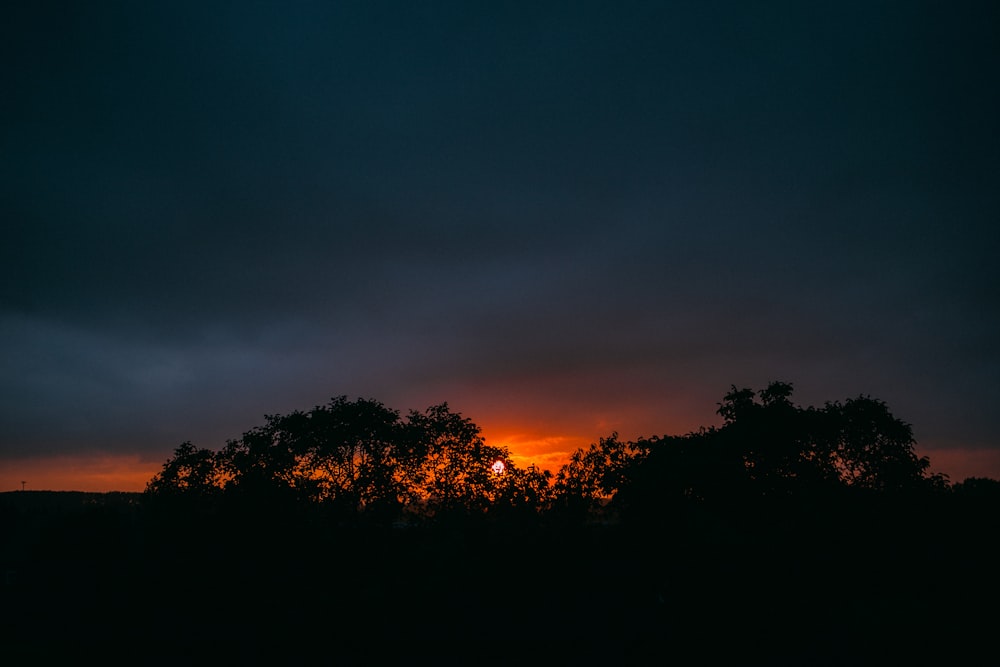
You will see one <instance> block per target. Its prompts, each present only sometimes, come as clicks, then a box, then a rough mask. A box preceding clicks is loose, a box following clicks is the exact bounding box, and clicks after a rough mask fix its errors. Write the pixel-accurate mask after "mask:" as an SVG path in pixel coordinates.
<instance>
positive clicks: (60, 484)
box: [0, 427, 1000, 493]
mask: <svg viewBox="0 0 1000 667" xmlns="http://www.w3.org/2000/svg"><path fill="white" fill-rule="evenodd" d="M607 435H610V433H606V434H603V435H602V436H601V437H606V436H607ZM482 436H483V438H484V439H485V440H486V442H487V443H488V444H490V445H493V446H498V447H506V448H507V450H508V452H509V454H510V458H509V460H510V462H512V463H513V464H514V465H515V466H517V467H518V468H519V469H522V470H525V469H527V468H529V467H530V466H532V465H534V466H536V467H537V468H538V469H539V470H548V471H549V472H551V473H552V474H553V475H555V474H556V473H557V472H559V469H560V468H561V467H562V466H564V465H565V464H566V463H568V462H569V457H570V456H571V455H572V454H573V452H575V451H576V450H577V449H581V448H583V449H586V448H587V447H589V446H590V445H591V444H592V443H595V442H597V441H598V439H599V437H598V436H596V435H595V436H593V437H586V436H582V435H578V434H561V435H552V432H551V431H549V432H546V431H545V430H544V429H541V428H535V429H531V430H529V429H516V428H509V427H508V428H503V427H490V428H489V430H487V429H483V432H482ZM622 437H626V436H625V434H622ZM626 439H627V438H626ZM916 451H917V455H918V456H927V457H929V458H930V462H931V466H930V471H931V472H940V473H945V474H947V475H948V478H949V481H950V482H951V483H952V484H956V483H958V482H962V481H964V480H965V479H967V478H969V477H988V478H991V479H998V480H1000V451H998V450H992V449H983V448H960V447H954V448H939V447H922V446H920V445H919V444H918V446H917V447H916ZM168 457H169V452H168V453H166V454H164V457H163V460H162V461H149V460H144V459H143V458H142V457H140V456H139V455H131V456H125V455H118V456H112V455H98V456H91V457H82V456H78V457H70V456H62V457H54V458H50V459H21V460H10V461H6V462H4V463H3V464H2V465H0V492H3V491H19V490H21V488H22V485H21V482H22V481H23V482H25V484H24V488H25V490H28V491H90V492H98V493H105V492H109V491H130V492H139V491H143V490H145V488H146V484H147V483H148V482H149V480H150V479H152V477H153V476H154V475H155V474H157V473H158V472H160V470H162V468H163V464H164V463H165V462H166V460H167V458H168Z"/></svg>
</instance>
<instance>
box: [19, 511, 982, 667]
mask: <svg viewBox="0 0 1000 667" xmlns="http://www.w3.org/2000/svg"><path fill="white" fill-rule="evenodd" d="M984 507H985V506H984ZM0 508H2V510H0V511H2V514H0V517H2V521H3V524H2V525H3V541H2V551H0V554H2V559H3V560H2V567H3V573H4V579H3V588H2V601H3V604H2V607H3V625H2V639H3V649H2V650H3V653H4V654H5V655H4V658H5V659H4V662H5V663H6V664H10V665H15V664H43V663H47V664H56V663H58V662H69V661H73V662H78V661H87V662H93V661H96V662H98V663H102V664H109V663H127V664H313V663H318V664H331V665H340V664H403V663H409V662H414V661H416V662H420V663H424V662H428V663H431V662H432V663H436V664H441V663H445V664H463V665H464V664H484V663H489V664H508V663H515V664H517V663H534V662H539V661H543V662H548V663H554V664H683V665H687V664H697V663H704V664H719V662H720V661H723V662H725V663H727V664H787V665H800V664H801V665H857V664H917V663H920V664H930V663H935V662H939V663H944V664H970V663H975V664H978V662H979V659H978V658H977V659H974V656H978V655H980V653H981V652H982V651H987V653H982V657H983V659H986V662H989V659H988V656H989V655H990V653H989V651H990V649H991V647H992V645H993V643H994V638H995V632H996V627H997V624H996V622H997V620H998V617H997V600H998V598H997V593H998V583H997V577H996V562H997V555H998V550H997V547H996V545H995V544H994V540H993V539H992V538H993V537H994V535H995V528H996V515H995V514H993V513H991V512H990V513H987V512H985V511H980V509H981V508H979V507H978V506H975V507H960V506H959V505H958V504H955V505H954V506H953V507H948V508H947V511H946V510H945V509H944V508H938V509H937V511H936V512H935V513H934V514H931V513H928V512H926V511H924V512H923V513H922V514H921V513H917V512H913V511H907V510H904V509H902V508H880V509H879V510H878V511H877V512H868V513H867V514H866V515H865V516H847V515H846V514H845V515H844V516H842V517H841V518H842V519H844V521H845V522H844V523H840V524H839V525H834V524H833V522H832V521H831V520H830V519H829V517H827V519H825V520H824V522H825V523H823V524H822V525H820V524H816V525H813V526H803V525H802V524H801V523H800V524H799V525H798V526H794V527H788V526H782V525H779V523H777V522H774V521H768V522H759V523H757V524H754V525H753V526H752V528H753V530H749V529H748V526H747V525H746V524H745V523H744V524H741V525H734V524H728V525H727V524H725V523H724V522H720V521H718V520H716V521H715V522H714V523H712V522H710V521H708V520H707V518H706V520H704V521H698V520H692V517H688V518H687V519H688V521H687V522H686V523H683V522H680V521H678V522H676V523H669V522H668V523H661V524H659V525H657V526H655V527H654V526H637V525H569V524H563V525H559V524H556V523H555V522H552V521H549V522H547V523H546V522H543V521H541V520H539V521H537V522H532V523H530V524H529V523H524V522H522V523H519V524H517V525H498V524H486V523H484V522H472V521H469V522H466V523H464V524H462V525H458V524H451V525H447V526H423V527H399V526H397V527H383V528H376V527H371V526H360V525H354V526H344V525H329V524H324V523H323V522H322V521H321V520H320V519H319V518H318V517H316V516H311V515H308V516H307V515H304V514H303V515H296V516H284V517H275V516H249V515H246V514H243V515H236V514H232V515H227V516H213V517H207V516H184V517H181V516H163V515H162V514H155V513H153V512H151V511H149V510H148V508H147V507H146V506H145V505H144V504H143V502H142V496H140V495H137V494H69V493H44V492H25V493H20V492H15V493H7V494H2V495H0ZM993 655H994V656H995V653H994V654H993Z"/></svg>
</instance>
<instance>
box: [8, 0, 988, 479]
mask: <svg viewBox="0 0 1000 667" xmlns="http://www.w3.org/2000/svg"><path fill="white" fill-rule="evenodd" d="M998 19H1000V11H998V10H997V8H996V5H995V4H994V3H989V2H982V3H974V2H962V1H959V2H947V3H945V2H941V3H936V2H891V3H882V2H829V3H826V2H767V3H746V2H662V3H629V2H567V3H547V2H525V3H480V2H454V3H436V2H429V3H409V2H292V3H288V2H275V3H259V2H257V3H250V2H192V3H183V2H152V3H130V2H121V3H117V2H108V3H72V2H52V3H45V2H30V3H29V2H24V3H20V2H18V3H14V4H13V5H11V4H8V5H6V7H5V9H4V10H3V20H2V21H0V24H2V26H3V27H2V28H0V33H2V38H0V55H2V63H3V64H2V76H3V80H2V83H3V90H4V94H3V95H2V96H0V120H2V123H0V219H2V221H3V235H4V242H3V243H2V244H0V276H2V280H0V369H2V373H0V470H4V471H5V473H4V476H3V480H2V481H0V485H3V486H4V489H6V486H9V485H10V483H12V482H10V483H9V481H8V479H7V478H8V477H9V478H11V479H15V478H17V479H20V478H19V477H17V475H18V474H19V472H18V470H19V466H22V465H25V464H24V462H25V461H27V460H34V461H36V462H37V461H43V460H46V459H47V458H52V457H67V456H70V457H80V458H86V457H88V456H101V457H115V456H133V457H138V459H139V460H142V461H147V462H149V461H153V462H162V461H163V460H165V458H166V457H167V456H168V455H169V454H170V452H171V450H172V449H173V448H174V447H175V446H177V445H178V444H180V442H182V441H184V440H193V441H194V442H195V443H196V444H198V445H199V446H205V447H210V448H217V447H220V446H221V445H223V444H224V442H225V440H226V439H227V438H233V437H238V436H239V435H240V434H241V433H242V432H243V431H245V430H247V429H249V428H251V427H252V426H255V425H257V424H259V423H261V421H262V419H263V415H264V414H265V413H268V414H270V413H284V412H288V411H291V410H294V409H300V408H301V409H308V408H310V407H312V406H313V405H316V404H321V403H325V402H326V401H327V400H328V399H329V398H331V397H333V396H339V395H342V394H344V395H348V396H350V397H355V396H364V397H370V398H376V399H378V400H381V401H383V402H385V403H386V404H387V405H389V406H390V407H393V408H396V409H399V410H401V411H403V412H405V411H406V410H408V409H411V408H412V409H423V408H426V407H427V406H429V405H432V404H436V403H440V402H442V401H447V402H448V403H449V404H450V405H451V406H452V407H453V408H454V409H457V410H459V411H460V412H462V413H463V414H464V415H466V416H468V417H470V418H472V419H473V421H476V422H477V423H479V424H480V425H482V426H483V427H484V429H485V431H486V435H487V437H488V438H489V437H491V436H493V437H495V438H498V439H503V441H504V442H506V443H509V444H510V445H511V447H512V449H514V450H515V453H517V451H518V446H520V447H521V448H522V453H523V454H525V455H528V454H530V455H541V454H544V453H546V452H547V453H549V454H550V455H551V460H552V461H553V462H558V459H559V456H560V455H561V454H560V452H562V453H564V452H565V451H567V450H568V449H571V448H574V447H576V446H578V445H580V444H586V442H588V441H594V440H596V439H597V438H598V437H601V436H605V435H608V434H609V433H610V432H611V431H612V430H617V431H619V432H620V433H621V434H622V435H623V436H624V437H627V438H630V437H638V436H640V435H652V434H654V433H655V434H665V433H683V432H687V431H690V430H693V429H695V428H697V427H698V426H700V425H710V424H712V423H716V422H717V418H716V416H715V414H714V410H715V408H716V403H717V402H718V401H719V400H720V399H721V397H722V395H723V394H724V393H725V392H726V391H727V390H728V388H729V386H730V385H731V384H735V385H738V386H751V387H762V386H764V385H765V384H766V383H767V382H768V381H770V380H774V379H781V380H785V381H790V382H792V383H793V384H794V385H795V386H796V389H797V391H796V398H797V399H798V400H799V401H800V402H801V403H803V404H821V403H822V402H823V401H825V400H842V399H845V398H848V397H851V396H856V395H858V394H870V395H873V396H875V397H876V398H880V399H882V400H884V401H886V402H887V403H888V404H889V406H890V408H891V409H892V410H893V412H894V413H895V414H896V415H897V416H898V417H900V418H902V419H904V420H906V421H908V422H910V423H912V424H913V426H914V431H915V434H916V436H917V439H918V442H919V443H920V446H921V447H922V451H926V452H931V453H932V456H931V459H932V464H933V463H934V461H935V459H934V455H936V454H938V453H942V452H943V453H944V454H942V456H944V457H945V460H948V461H952V460H958V459H956V458H955V456H957V455H958V454H957V453H964V454H962V455H963V456H965V455H968V456H969V457H972V458H968V459H967V460H970V461H971V460H973V459H974V460H976V461H980V462H986V463H983V465H984V466H986V467H984V468H983V470H982V474H984V475H987V474H988V475H990V476H996V475H1000V453H998V450H1000V438H998V437H997V433H998V429H1000V423H998V422H1000V420H998V418H997V414H998V411H997V410H996V408H995V406H996V405H997V404H998V402H1000V359H998V353H997V342H998V341H1000V313H998V308H997V304H998V303H1000V289H998V287H1000V280H998V270H997V268H996V264H997V263H996V257H997V254H998V251H1000V231H998V223H1000V162H998V157H1000V133H998V132H997V118H1000V95H998V92H997V89H998V86H997V83H998V81H1000V35H998V32H1000V30H998V27H1000V20H998ZM494 444H503V443H501V442H496V443H494ZM949 451H951V452H953V453H954V454H948V452H949ZM949 457H950V458H949ZM52 460H55V459H54V458H52ZM60 460H64V458H60ZM990 462H992V463H990ZM956 465H957V464H956ZM990 465H992V466H994V467H992V468H990V467H989V466H990ZM936 467H937V468H941V466H936ZM956 470H958V468H956ZM970 471H972V468H969V467H968V466H966V467H964V468H961V472H962V473H963V474H968V473H969V472H970ZM945 472H948V470H945ZM952 474H953V476H954V473H952Z"/></svg>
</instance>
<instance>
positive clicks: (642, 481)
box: [146, 382, 1000, 525]
mask: <svg viewBox="0 0 1000 667" xmlns="http://www.w3.org/2000/svg"><path fill="white" fill-rule="evenodd" d="M792 390H793V388H792V385H791V384H789V383H785V382H773V383H771V384H770V385H768V386H767V387H766V388H764V389H762V390H759V391H755V390H752V389H737V388H736V387H733V388H732V390H731V391H730V392H729V393H727V394H726V395H725V396H724V397H723V399H722V401H721V402H720V403H719V407H718V414H719V415H720V416H721V417H722V420H723V424H722V425H721V426H720V427H711V428H702V429H700V430H698V431H697V432H693V433H689V434H686V435H679V436H663V437H651V438H640V439H638V440H637V441H623V440H621V439H620V438H619V437H618V436H617V434H611V435H610V436H609V437H607V438H601V439H600V440H599V442H597V443H595V444H592V445H591V446H590V447H589V448H587V449H580V450H578V451H576V452H575V453H574V454H573V455H572V457H571V459H570V462H569V463H568V464H567V465H565V466H563V467H562V469H560V470H559V471H558V472H557V474H556V475H554V476H553V475H552V474H551V473H550V472H549V471H547V470H545V471H543V470H539V469H537V468H535V467H533V466H532V467H529V468H527V469H521V468H519V467H518V466H517V465H515V463H514V462H513V461H512V460H511V456H510V452H509V451H508V449H507V448H506V447H496V446H491V445H488V444H487V443H486V442H485V441H484V439H483V437H482V435H481V432H480V429H479V427H478V426H476V425H475V424H474V423H473V422H472V421H471V420H470V419H468V418H466V417H463V416H462V415H460V414H457V413H455V412H453V411H451V410H450V409H449V407H448V405H447V404H441V405H437V406H433V407H431V408H428V409H427V410H426V411H423V412H417V411H410V412H409V413H408V414H406V415H405V416H402V415H401V414H400V413H399V412H398V411H396V410H392V409H390V408H388V407H386V406H385V405H383V404H382V403H380V402H378V401H375V400H367V399H358V400H354V401H351V400H348V399H347V398H346V397H343V396H341V397H339V398H335V399H333V400H331V401H330V402H329V403H328V404H327V405H323V406H317V407H315V408H313V409H312V410H309V411H306V412H303V411H296V412H293V413H291V414H288V415H268V416H267V417H266V423H265V424H264V425H262V426H259V427H256V428H253V429H251V430H250V431H248V432H246V433H244V434H243V436H242V437H240V438H239V439H236V440H231V441H229V442H228V443H227V444H226V445H225V447H223V448H222V449H221V450H218V451H212V450H209V449H204V448H197V447H195V446H194V445H193V444H192V443H190V442H185V443H184V444H182V445H181V446H180V447H178V448H177V449H176V451H175V452H174V454H173V456H172V457H171V458H170V459H169V460H168V461H167V462H166V463H165V464H164V466H163V470H162V471H161V472H160V473H159V474H157V475H156V476H155V477H154V478H153V479H152V480H151V481H150V483H149V485H148V488H147V490H146V496H147V498H148V499H150V500H151V501H152V502H154V503H160V504H161V506H164V507H170V508H172V509H174V508H178V507H187V508H189V509H194V508H199V509H203V510H204V509H209V508H212V509H214V508H219V507H229V508H233V507H238V508H243V509H252V510H253V511H258V512H264V513H270V514H274V513H276V512H277V513H287V512H289V511H294V510H304V511H309V510H316V511H322V512H324V513H325V514H326V515H327V516H330V517H333V518H335V519H336V520H338V521H342V522H348V521H350V522H359V521H361V522H366V523H371V524H385V525H388V524H397V525H399V524H405V525H412V524H419V523H433V522H442V521H447V520H451V519H458V518H463V519H471V518H487V519H492V520H502V519H518V520H522V521H524V520H542V519H545V520H553V521H554V520H562V521H572V522H583V523H587V522H590V523H619V522H644V523H650V522H652V523H657V522H662V521H668V520H672V519H677V518H678V517H685V516H690V515H692V513H694V514H699V515H704V514H705V513H706V512H707V513H712V514H715V515H727V516H728V517H729V518H730V519H732V518H734V517H737V516H738V515H740V514H743V515H749V514H750V513H753V514H755V515H756V516H757V517H758V518H759V516H760V513H761V512H766V513H768V515H769V516H772V515H773V516H781V517H784V518H787V517H788V512H799V513H802V512H816V511H819V510H823V509H829V508H833V507H836V508H840V509H843V508H845V507H849V506H855V505H857V504H858V503H869V504H870V503H871V502H880V503H883V504H884V503H889V502H899V501H905V502H906V503H910V504H912V503H919V502H930V501H936V500H938V499H940V498H944V497H958V496H961V497H975V498H980V499H981V498H983V497H993V496H995V495H997V493H998V491H997V487H998V486H1000V483H997V482H994V481H993V480H986V479H970V480H966V481H965V482H963V483H961V484H949V481H948V479H947V477H946V476H945V475H942V474H939V473H934V472H932V471H931V470H930V461H929V460H928V459H927V457H919V456H917V454H916V452H915V449H914V447H915V444H916V443H915V440H914V437H913V432H912V428H911V426H910V425H909V424H908V423H906V422H904V421H902V420H900V419H898V418H896V417H895V416H894V415H893V414H892V413H891V411H890V410H889V408H888V406H887V405H886V404H885V403H884V402H882V401H880V400H877V399H874V398H871V397H868V396H859V397H857V398H852V399H848V400H846V401H843V402H840V401H834V402H827V403H826V404H824V405H823V406H822V407H818V408H817V407H812V406H810V407H803V406H800V405H797V404H795V403H794V402H793V401H792V393H793V391H792Z"/></svg>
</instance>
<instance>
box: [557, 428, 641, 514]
mask: <svg viewBox="0 0 1000 667" xmlns="http://www.w3.org/2000/svg"><path fill="white" fill-rule="evenodd" d="M645 454H646V450H645V449H644V448H643V447H642V446H640V445H637V444H636V443H633V442H625V441H622V440H620V439H619V437H618V433H612V434H611V435H610V436H609V437H607V438H601V439H600V440H599V441H598V442H597V443H592V444H591V445H590V447H588V448H587V449H578V450H576V451H575V452H574V453H573V454H572V455H571V456H570V460H569V463H567V464H566V465H564V466H563V467H562V468H561V469H560V470H559V472H558V473H557V475H556V478H555V503H556V506H557V507H559V508H560V509H561V510H563V511H567V512H570V513H571V514H573V515H577V516H580V515H586V514H595V513H596V514H600V513H602V511H603V509H604V508H605V507H606V506H607V504H608V502H609V501H610V500H611V499H612V498H613V497H614V496H615V494H617V493H618V492H619V490H620V489H622V488H623V487H626V486H628V484H629V471H630V470H632V469H633V468H634V466H635V465H636V462H637V461H638V460H641V459H642V458H643V457H644V456H645Z"/></svg>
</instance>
